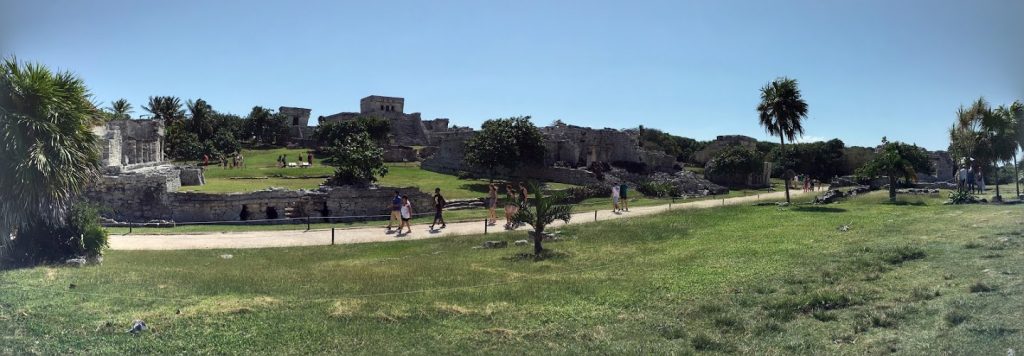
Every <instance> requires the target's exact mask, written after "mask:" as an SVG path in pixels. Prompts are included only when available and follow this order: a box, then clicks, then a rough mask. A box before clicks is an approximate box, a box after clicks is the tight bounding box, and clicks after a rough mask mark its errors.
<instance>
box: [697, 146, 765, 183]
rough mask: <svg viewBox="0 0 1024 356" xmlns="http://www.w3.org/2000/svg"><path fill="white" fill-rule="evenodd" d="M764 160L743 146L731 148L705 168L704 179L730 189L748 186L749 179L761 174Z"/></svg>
mask: <svg viewBox="0 0 1024 356" xmlns="http://www.w3.org/2000/svg"><path fill="white" fill-rule="evenodd" d="M763 162H764V159H763V158H762V157H761V155H760V154H758V153H757V152H756V151H754V150H751V149H747V148H744V147H742V146H734V147H729V148H727V149H725V150H723V151H722V152H721V153H719V154H718V155H717V156H715V158H713V159H711V161H709V162H708V164H707V166H705V167H704V177H705V178H707V179H708V180H710V181H712V182H715V183H718V184H722V185H725V186H729V187H740V186H746V185H747V180H748V177H750V176H751V175H752V174H758V173H760V172H761V169H762V165H763Z"/></svg>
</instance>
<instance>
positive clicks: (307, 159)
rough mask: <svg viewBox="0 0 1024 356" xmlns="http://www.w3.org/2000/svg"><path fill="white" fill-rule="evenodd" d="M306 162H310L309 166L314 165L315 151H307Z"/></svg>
mask: <svg viewBox="0 0 1024 356" xmlns="http://www.w3.org/2000/svg"><path fill="white" fill-rule="evenodd" d="M306 162H309V166H310V167H312V166H313V152H306Z"/></svg>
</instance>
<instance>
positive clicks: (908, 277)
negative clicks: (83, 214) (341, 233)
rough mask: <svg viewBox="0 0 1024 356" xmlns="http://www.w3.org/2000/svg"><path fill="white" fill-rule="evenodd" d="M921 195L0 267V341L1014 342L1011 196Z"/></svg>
mask: <svg viewBox="0 0 1024 356" xmlns="http://www.w3.org/2000/svg"><path fill="white" fill-rule="evenodd" d="M941 200H942V198H941V197H923V198H918V197H916V196H915V197H908V198H906V199H905V200H903V201H901V202H900V203H898V204H888V203H883V202H885V201H887V198H886V196H885V194H884V193H873V194H870V195H868V196H862V197H858V198H855V199H851V200H847V201H844V202H842V203H839V204H836V205H830V206H828V207H811V206H794V207H790V208H778V207H774V206H771V207H754V206H734V207H724V208H715V209H706V210H687V211H675V212H669V213H665V214H661V215H657V216H652V217H644V218H636V219H628V220H614V221H606V222H599V223H594V224H584V225H575V226H569V227H566V228H563V229H561V231H560V234H559V235H560V237H561V240H560V241H553V242H549V243H548V246H547V248H549V249H552V250H553V254H552V256H553V257H552V258H548V259H545V260H543V261H540V262H533V261H529V260H520V259H515V258H513V256H515V255H517V254H519V253H522V252H528V251H530V250H531V248H532V247H531V246H522V247H520V246H510V247H509V248H507V249H495V250H476V249H472V247H473V246H478V245H479V244H480V243H481V242H482V241H484V240H494V239H500V240H506V241H514V240H518V239H526V238H527V235H526V233H525V232H513V233H507V234H497V235H495V234H491V235H487V236H486V237H484V236H458V237H450V238H438V239H430V240H418V241H402V242H391V243H378V244H357V245H344V246H341V245H339V246H318V247H298V248H278V249H254V250H212V251H163V252H158V251H150V252H141V251H140V252H131V251H113V252H111V253H109V254H108V256H107V258H106V261H105V262H104V264H103V265H101V266H94V267H86V268H80V269H68V268H48V267H41V268H34V269H23V270H16V271H8V272H3V273H0V285H2V286H3V287H2V288H0V319H2V320H3V322H2V323H0V334H2V335H4V336H3V342H0V353H45V354H55V353H74V352H87V353H164V352H175V353H180V352H185V353H325V352H338V351H343V352H346V353H360V354H371V353H372V354H381V353H503V352H507V351H508V350H519V351H520V352H528V353H537V352H540V353H552V352H555V353H576V354H578V353H635V352H644V353H656V354H669V353H692V352H719V353H736V352H745V353H758V354H875V353H890V352H898V353H907V354H945V353H949V354H964V353H972V354H975V353H980V354H1004V353H1006V350H1007V349H1008V348H1016V346H1017V345H1020V344H1021V343H1022V342H1024V338H1022V335H1021V334H1020V333H1019V332H1016V330H1020V329H1022V328H1024V324H1022V323H1024V321H1022V320H1021V319H1020V318H1019V317H1018V314H1019V313H1018V311H1019V310H1021V309H1022V308H1024V300H1022V299H1021V298H1019V297H1018V296H1019V295H1020V294H1021V293H1024V282H1022V281H1021V279H1020V278H1016V277H1015V276H1019V275H1020V274H1021V273H1024V270H1022V269H1021V266H1024V254H1021V253H1020V252H1021V251H1022V250H1021V249H1022V248H1024V230H1021V226H1020V224H1019V220H1020V219H1019V212H1018V209H1019V208H1017V207H1016V206H1008V205H974V206H967V207H964V206H944V205H941ZM841 226H847V227H848V229H846V231H843V229H837V227H841ZM510 245H511V244H510ZM225 254H229V255H231V256H232V258H230V259H225V258H222V257H220V256H221V255H225ZM72 287H73V288H72ZM134 319H142V320H145V321H146V323H147V324H148V325H149V326H150V330H148V331H146V332H144V333H142V334H141V335H139V336H132V335H130V334H127V333H125V330H127V328H128V326H129V325H130V323H131V321H132V320H134ZM40 340H46V341H47V342H40V343H37V341H40Z"/></svg>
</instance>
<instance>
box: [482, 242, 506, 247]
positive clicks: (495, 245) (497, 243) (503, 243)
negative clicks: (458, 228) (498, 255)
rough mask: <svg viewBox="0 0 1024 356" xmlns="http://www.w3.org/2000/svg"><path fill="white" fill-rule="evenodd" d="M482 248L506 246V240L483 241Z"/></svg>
mask: <svg viewBox="0 0 1024 356" xmlns="http://www.w3.org/2000/svg"><path fill="white" fill-rule="evenodd" d="M481 247H483V248H506V247H508V241H484V244H483V245H482V246H481Z"/></svg>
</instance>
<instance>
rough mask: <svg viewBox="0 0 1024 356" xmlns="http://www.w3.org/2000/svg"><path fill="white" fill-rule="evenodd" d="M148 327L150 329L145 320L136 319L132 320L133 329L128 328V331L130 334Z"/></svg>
mask: <svg viewBox="0 0 1024 356" xmlns="http://www.w3.org/2000/svg"><path fill="white" fill-rule="evenodd" d="M146 329H148V327H147V326H146V322H145V321H142V320H135V321H132V327H131V329H128V333H129V334H138V333H140V332H142V331H145V330H146Z"/></svg>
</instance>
